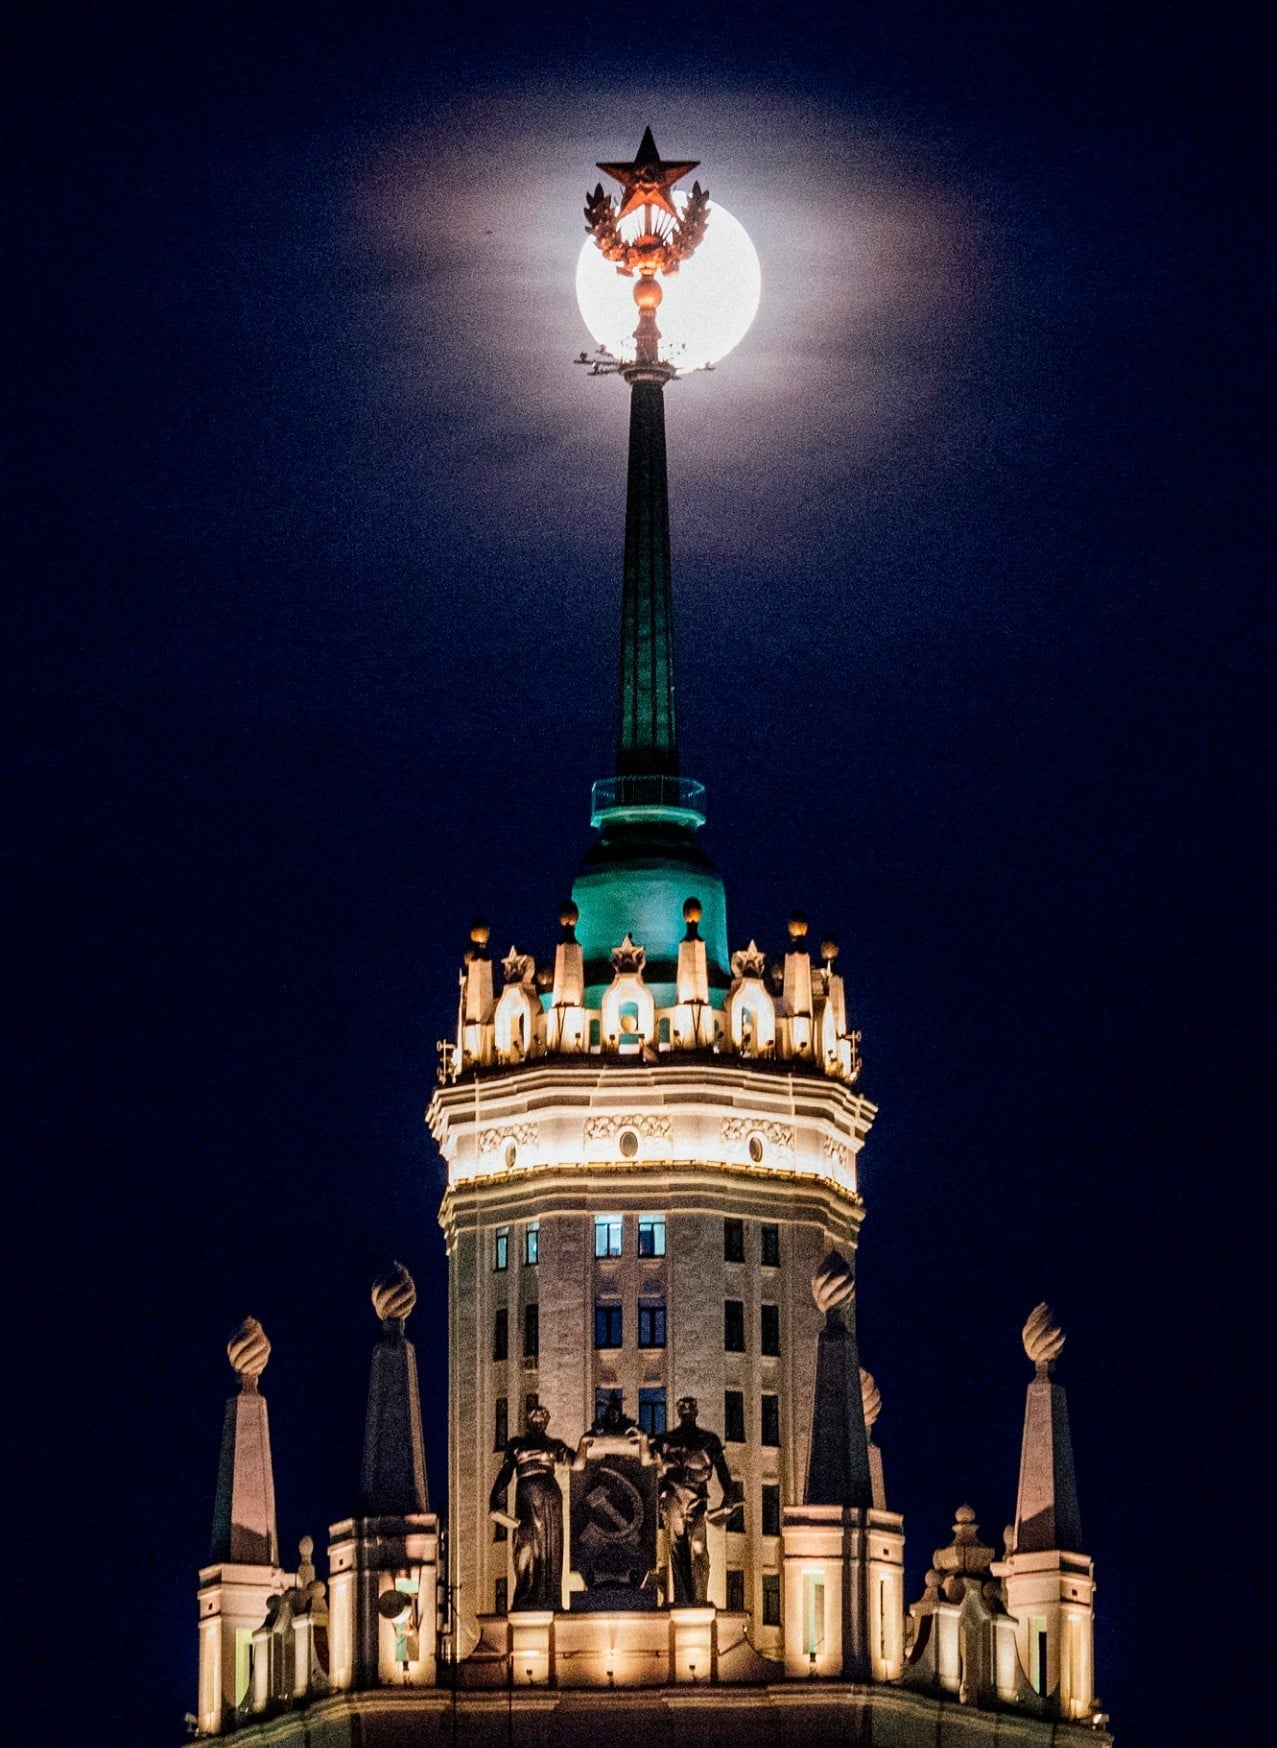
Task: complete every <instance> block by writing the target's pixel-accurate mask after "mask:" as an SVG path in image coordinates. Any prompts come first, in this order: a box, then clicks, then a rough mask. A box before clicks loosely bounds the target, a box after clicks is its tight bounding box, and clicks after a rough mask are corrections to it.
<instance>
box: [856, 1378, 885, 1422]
mask: <svg viewBox="0 0 1277 1748" xmlns="http://www.w3.org/2000/svg"><path fill="white" fill-rule="evenodd" d="M860 1403H861V1407H862V1408H863V1409H864V1412H865V1431H866V1432H867V1433H872V1432H873V1429H874V1426H875V1424H876V1422H877V1419H878V1416H879V1415H880V1414H881V1413H882V1392H881V1390H879V1388H878V1386H877V1384H875V1382H874V1375H873V1373H872V1372H867V1371H866V1370H865V1368H864V1367H863V1366H861V1368H860Z"/></svg>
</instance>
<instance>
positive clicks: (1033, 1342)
mask: <svg viewBox="0 0 1277 1748" xmlns="http://www.w3.org/2000/svg"><path fill="white" fill-rule="evenodd" d="M1020 1339H1021V1340H1022V1341H1023V1342H1024V1351H1025V1353H1026V1354H1028V1356H1029V1358H1030V1359H1031V1360H1032V1361H1033V1363H1034V1365H1035V1366H1036V1367H1037V1368H1038V1370H1039V1371H1040V1372H1041V1371H1046V1370H1049V1369H1050V1367H1051V1366H1052V1365H1053V1364H1054V1362H1055V1361H1056V1360H1058V1359H1059V1357H1060V1349H1061V1348H1062V1347H1063V1346H1064V1331H1063V1330H1062V1329H1060V1328H1059V1326H1058V1325H1057V1324H1056V1323H1055V1321H1054V1320H1053V1318H1052V1316H1051V1308H1050V1306H1049V1305H1048V1304H1047V1303H1046V1302H1045V1300H1044V1301H1043V1302H1042V1304H1040V1305H1035V1306H1034V1307H1033V1310H1032V1311H1030V1313H1029V1321H1028V1322H1027V1323H1026V1324H1025V1326H1024V1328H1023V1329H1022V1330H1021V1332H1020Z"/></svg>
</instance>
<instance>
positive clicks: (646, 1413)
mask: <svg viewBox="0 0 1277 1748" xmlns="http://www.w3.org/2000/svg"><path fill="white" fill-rule="evenodd" d="M639 1426H640V1427H641V1428H642V1430H643V1431H644V1432H645V1433H647V1435H648V1436H649V1438H652V1437H655V1435H656V1434H657V1433H658V1432H664V1431H665V1391H664V1389H663V1388H657V1387H655V1386H652V1387H650V1388H649V1387H648V1386H646V1385H645V1386H644V1387H643V1388H642V1389H641V1390H640V1391H639Z"/></svg>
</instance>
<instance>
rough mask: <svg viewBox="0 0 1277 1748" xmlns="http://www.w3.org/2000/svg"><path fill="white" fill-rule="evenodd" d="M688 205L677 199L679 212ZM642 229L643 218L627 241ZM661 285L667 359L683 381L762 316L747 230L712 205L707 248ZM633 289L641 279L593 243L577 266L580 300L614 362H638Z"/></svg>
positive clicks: (630, 227)
mask: <svg viewBox="0 0 1277 1748" xmlns="http://www.w3.org/2000/svg"><path fill="white" fill-rule="evenodd" d="M686 201H687V196H686V195H685V194H676V195H675V196H674V204H675V205H676V206H677V207H678V208H679V210H680V211H681V210H682V208H683V207H684V205H685V204H686ZM639 228H640V217H639V214H638V213H632V214H631V215H630V217H629V218H628V219H627V220H626V221H625V223H624V224H623V225H622V227H621V231H622V235H624V236H627V237H629V236H633V235H636V234H637V232H638V230H639ZM658 283H659V284H660V286H661V288H662V290H663V292H664V294H665V295H664V297H663V299H662V301H661V306H660V308H659V309H658V310H657V312H656V321H657V325H658V327H659V328H660V330H661V357H662V358H665V359H668V360H669V362H670V363H671V364H672V365H673V366H674V367H675V369H676V370H677V371H678V373H679V375H680V376H682V375H685V374H686V373H687V372H688V371H690V370H703V369H704V367H705V366H706V365H707V364H717V363H718V361H719V359H720V358H726V356H727V354H728V353H729V352H730V351H731V350H732V348H733V347H734V346H739V344H740V342H741V341H742V340H743V339H744V338H745V335H746V334H747V333H748V332H749V327H750V323H751V322H752V321H753V319H754V317H755V315H756V314H757V313H758V299H759V294H760V293H761V291H762V284H763V275H762V269H761V268H760V266H759V264H758V252H757V250H756V249H755V248H754V245H753V244H752V243H751V242H750V240H749V233H748V232H747V231H746V229H745V227H744V225H742V224H741V222H740V220H739V219H734V218H733V217H732V215H731V213H729V212H728V210H727V208H726V207H723V206H719V205H718V203H717V202H716V201H713V200H711V201H710V203H709V224H708V225H707V227H706V230H705V236H704V239H703V240H702V242H701V244H700V247H699V248H698V249H697V251H696V253H695V254H694V255H693V256H692V258H691V259H690V260H689V261H684V262H683V264H682V265H681V266H680V268H679V270H678V272H677V273H675V274H672V275H671V276H670V277H669V278H668V279H667V278H666V277H665V276H664V275H663V274H662V275H659V276H658ZM634 285H635V280H634V279H627V278H625V277H624V275H622V274H620V273H618V272H617V271H616V268H615V267H614V266H613V265H612V264H611V262H609V261H605V260H604V259H603V257H602V255H601V254H600V253H599V251H598V249H597V248H596V247H595V246H594V243H593V241H592V240H589V239H587V241H586V243H585V245H584V247H583V248H582V250H581V254H580V258H579V259H578V261H577V264H576V301H577V303H578V304H579V305H580V308H581V314H582V316H583V317H584V319H585V325H586V327H587V328H588V329H589V330H590V332H591V334H593V336H594V340H595V343H596V345H598V346H599V347H601V348H602V350H603V351H604V352H610V353H611V354H612V356H613V357H614V358H620V359H624V360H628V359H631V358H633V356H634V330H635V328H636V327H637V326H638V306H637V305H636V304H635V302H634Z"/></svg>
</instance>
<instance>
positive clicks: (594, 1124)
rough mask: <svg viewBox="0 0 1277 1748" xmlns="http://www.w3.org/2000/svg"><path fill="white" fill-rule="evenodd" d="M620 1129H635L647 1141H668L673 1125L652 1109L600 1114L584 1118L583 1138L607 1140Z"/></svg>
mask: <svg viewBox="0 0 1277 1748" xmlns="http://www.w3.org/2000/svg"><path fill="white" fill-rule="evenodd" d="M622 1129H636V1130H637V1131H638V1133H639V1134H640V1135H644V1136H646V1137H647V1138H648V1140H649V1141H651V1140H656V1141H668V1140H669V1139H670V1137H671V1135H672V1134H673V1132H674V1131H673V1125H672V1124H671V1122H670V1120H669V1118H668V1117H662V1116H658V1115H657V1114H656V1113H655V1112H653V1111H645V1112H643V1113H642V1114H641V1115H639V1114H637V1113H636V1114H634V1115H633V1116H629V1117H614V1116H610V1115H608V1114H601V1115H599V1116H597V1117H587V1118H586V1119H585V1139H586V1140H587V1141H607V1140H609V1139H610V1137H611V1136H613V1135H617V1134H619V1133H620V1131H621V1130H622Z"/></svg>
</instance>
